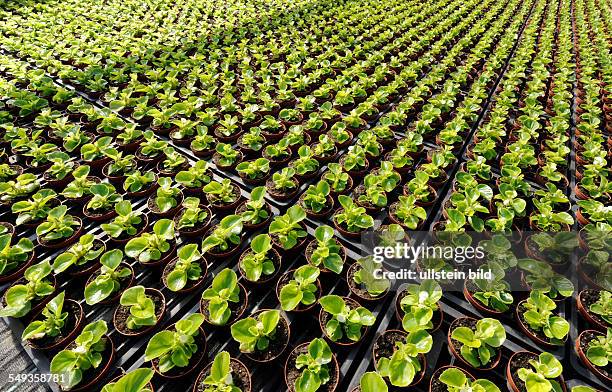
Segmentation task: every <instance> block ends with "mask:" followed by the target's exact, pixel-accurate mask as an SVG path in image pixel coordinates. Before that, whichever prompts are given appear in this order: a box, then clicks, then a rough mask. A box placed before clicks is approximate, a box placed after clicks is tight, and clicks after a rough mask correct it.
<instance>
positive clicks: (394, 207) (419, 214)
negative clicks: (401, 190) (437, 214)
mask: <svg viewBox="0 0 612 392" xmlns="http://www.w3.org/2000/svg"><path fill="white" fill-rule="evenodd" d="M389 219H391V221H392V222H394V223H397V224H399V225H402V226H404V227H405V228H406V229H409V230H418V229H419V228H420V227H421V226H422V225H423V223H425V220H426V219H427V212H426V211H425V209H424V208H423V207H421V206H419V205H418V204H417V198H416V197H415V196H414V195H412V194H411V195H409V196H399V198H398V201H396V202H395V203H393V204H391V206H390V207H389Z"/></svg>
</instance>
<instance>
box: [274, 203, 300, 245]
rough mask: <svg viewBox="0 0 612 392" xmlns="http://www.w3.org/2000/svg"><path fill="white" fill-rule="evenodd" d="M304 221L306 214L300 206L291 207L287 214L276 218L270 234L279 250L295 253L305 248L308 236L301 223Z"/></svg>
mask: <svg viewBox="0 0 612 392" xmlns="http://www.w3.org/2000/svg"><path fill="white" fill-rule="evenodd" d="M304 219H306V212H305V211H304V209H303V208H302V207H300V206H298V205H294V206H292V207H290V208H289V209H287V212H286V213H285V214H283V215H280V216H277V217H275V218H274V220H273V221H272V223H270V228H269V230H268V233H269V234H270V236H271V237H272V243H273V244H274V246H275V247H276V248H277V249H278V250H283V251H289V250H291V251H294V252H295V251H298V250H300V249H302V248H303V247H304V245H305V244H306V239H307V235H308V233H307V232H306V231H305V230H304V226H303V224H302V223H301V222H302V221H303V220H304Z"/></svg>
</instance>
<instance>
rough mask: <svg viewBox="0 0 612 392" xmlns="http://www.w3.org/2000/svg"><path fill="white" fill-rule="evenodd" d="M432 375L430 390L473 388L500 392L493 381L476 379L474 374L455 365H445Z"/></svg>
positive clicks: (451, 391) (453, 390)
mask: <svg viewBox="0 0 612 392" xmlns="http://www.w3.org/2000/svg"><path fill="white" fill-rule="evenodd" d="M434 376H435V377H432V379H431V383H430V387H429V391H430V392H434V391H438V390H440V389H442V388H446V390H447V391H449V392H458V391H463V390H472V391H480V392H500V390H499V388H498V387H497V386H496V385H495V384H494V383H493V382H491V381H489V380H486V379H484V378H481V379H478V380H476V379H475V378H474V376H472V375H471V374H469V373H467V372H466V371H465V370H463V369H460V368H458V367H453V366H445V367H442V368H440V369H438V370H437V371H436V372H435V374H434Z"/></svg>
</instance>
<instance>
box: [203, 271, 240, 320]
mask: <svg viewBox="0 0 612 392" xmlns="http://www.w3.org/2000/svg"><path fill="white" fill-rule="evenodd" d="M202 299H204V300H207V301H208V321H209V322H210V323H211V324H214V325H225V324H227V322H228V320H229V319H230V316H231V314H232V312H231V310H230V308H229V303H230V302H233V303H237V302H238V301H240V286H239V285H238V276H237V275H236V272H234V271H233V270H231V269H229V268H226V269H224V270H222V271H221V272H219V274H218V275H217V276H215V277H214V279H213V281H212V284H211V285H210V287H209V288H207V289H206V290H204V292H203V293H202Z"/></svg>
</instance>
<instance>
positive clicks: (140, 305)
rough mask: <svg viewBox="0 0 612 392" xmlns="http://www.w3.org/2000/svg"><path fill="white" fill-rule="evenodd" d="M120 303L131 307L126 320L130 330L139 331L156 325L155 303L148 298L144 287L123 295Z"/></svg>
mask: <svg viewBox="0 0 612 392" xmlns="http://www.w3.org/2000/svg"><path fill="white" fill-rule="evenodd" d="M119 303H120V304H121V305H123V306H126V307H129V309H130V314H129V315H128V317H127V320H126V326H127V327H128V328H129V329H132V330H134V329H139V328H142V327H144V326H148V325H155V324H156V323H157V317H155V302H153V300H152V299H151V298H150V297H148V296H147V294H146V293H145V288H144V286H134V287H130V288H129V289H127V290H125V291H124V292H123V294H121V299H120V300H119Z"/></svg>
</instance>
